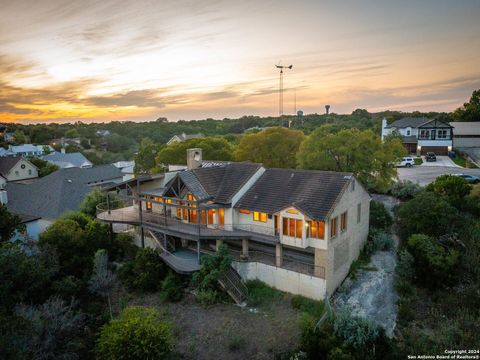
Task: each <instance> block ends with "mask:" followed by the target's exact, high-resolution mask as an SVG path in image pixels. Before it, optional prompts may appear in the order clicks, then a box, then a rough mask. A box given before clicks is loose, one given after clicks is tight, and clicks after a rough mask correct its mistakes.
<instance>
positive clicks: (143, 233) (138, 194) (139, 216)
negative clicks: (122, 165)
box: [137, 179, 145, 248]
mask: <svg viewBox="0 0 480 360" xmlns="http://www.w3.org/2000/svg"><path fill="white" fill-rule="evenodd" d="M137 197H138V218H139V220H140V240H141V246H142V248H144V247H145V231H144V230H143V212H142V198H141V197H140V180H138V179H137Z"/></svg>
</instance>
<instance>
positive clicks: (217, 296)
mask: <svg viewBox="0 0 480 360" xmlns="http://www.w3.org/2000/svg"><path fill="white" fill-rule="evenodd" d="M195 298H196V299H197V301H198V302H199V303H200V304H202V305H206V306H208V305H213V304H216V303H218V302H220V301H222V299H224V297H223V296H222V293H221V292H220V291H218V290H213V289H198V290H197V291H196V292H195Z"/></svg>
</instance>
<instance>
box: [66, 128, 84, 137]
mask: <svg viewBox="0 0 480 360" xmlns="http://www.w3.org/2000/svg"><path fill="white" fill-rule="evenodd" d="M65 137H67V138H78V137H80V134H79V133H78V130H77V129H70V130H67V131H65Z"/></svg>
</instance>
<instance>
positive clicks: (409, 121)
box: [387, 117, 433, 128]
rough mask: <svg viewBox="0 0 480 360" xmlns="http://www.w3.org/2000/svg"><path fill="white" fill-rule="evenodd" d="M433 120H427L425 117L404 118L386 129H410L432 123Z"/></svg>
mask: <svg viewBox="0 0 480 360" xmlns="http://www.w3.org/2000/svg"><path fill="white" fill-rule="evenodd" d="M432 120H433V119H429V118H426V117H419V118H412V117H405V118H402V119H400V120H397V121H394V122H393V123H391V124H390V125H388V126H387V127H396V128H405V127H412V128H416V127H419V126H420V125H423V124H425V123H427V122H430V121H432Z"/></svg>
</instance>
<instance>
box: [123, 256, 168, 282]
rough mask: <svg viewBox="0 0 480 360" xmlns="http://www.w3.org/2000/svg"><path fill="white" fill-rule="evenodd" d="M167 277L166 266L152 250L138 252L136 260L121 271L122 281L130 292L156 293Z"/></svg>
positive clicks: (124, 266)
mask: <svg viewBox="0 0 480 360" xmlns="http://www.w3.org/2000/svg"><path fill="white" fill-rule="evenodd" d="M165 275H166V268H165V265H164V264H163V262H162V260H161V259H160V256H159V255H158V254H157V253H156V251H155V250H153V249H151V248H144V249H140V250H138V252H137V254H136V256H135V259H134V260H132V261H129V262H128V263H126V264H124V265H123V266H122V267H121V268H120V269H119V276H120V280H122V283H123V285H124V286H125V287H126V288H127V289H129V290H141V291H156V290H158V289H159V288H160V286H161V281H162V279H163V278H164V277H165Z"/></svg>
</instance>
